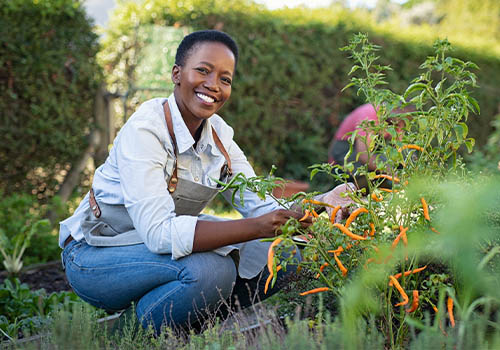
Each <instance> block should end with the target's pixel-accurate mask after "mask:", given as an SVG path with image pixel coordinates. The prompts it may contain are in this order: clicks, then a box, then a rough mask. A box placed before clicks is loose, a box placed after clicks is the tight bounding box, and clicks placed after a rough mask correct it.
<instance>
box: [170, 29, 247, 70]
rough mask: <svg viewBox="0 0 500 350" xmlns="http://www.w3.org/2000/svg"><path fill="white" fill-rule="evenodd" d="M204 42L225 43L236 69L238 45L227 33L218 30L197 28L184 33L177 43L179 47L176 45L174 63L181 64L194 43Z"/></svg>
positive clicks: (184, 61)
mask: <svg viewBox="0 0 500 350" xmlns="http://www.w3.org/2000/svg"><path fill="white" fill-rule="evenodd" d="M204 42H216V43H221V44H224V45H226V46H227V48H228V49H229V50H231V51H232V53H233V55H234V68H235V69H236V64H237V63H238V45H237V44H236V42H235V41H234V39H233V38H231V36H229V34H227V33H224V32H221V31H219V30H199V31H197V32H193V33H191V34H188V35H186V36H185V37H184V39H182V41H181V43H180V44H179V47H177V53H176V54H175V64H176V65H178V66H183V65H184V64H185V63H186V59H187V58H188V57H189V55H190V54H191V51H192V50H193V49H194V48H195V47H196V45H198V44H201V43H204Z"/></svg>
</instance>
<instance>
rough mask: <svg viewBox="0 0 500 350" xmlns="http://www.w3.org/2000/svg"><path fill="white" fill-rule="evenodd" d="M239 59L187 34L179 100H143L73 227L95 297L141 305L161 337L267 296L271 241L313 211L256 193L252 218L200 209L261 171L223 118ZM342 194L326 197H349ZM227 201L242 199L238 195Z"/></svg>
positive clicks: (85, 287)
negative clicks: (232, 302)
mask: <svg viewBox="0 0 500 350" xmlns="http://www.w3.org/2000/svg"><path fill="white" fill-rule="evenodd" d="M237 60H238V48H237V46H236V43H235V42H234V41H233V39H232V38H231V37H229V36H228V35H227V34H225V33H223V32H219V31H199V32H194V33H192V34H190V35H188V36H186V37H185V38H184V39H183V40H182V42H181V43H180V45H179V47H178V50H177V54H176V58H175V64H174V66H173V68H172V81H173V83H174V85H175V87H174V93H173V94H172V95H171V96H170V97H169V98H168V99H166V98H156V99H153V100H150V101H147V102H145V103H144V104H142V105H141V106H140V107H139V109H138V110H137V111H136V112H135V113H134V114H133V115H132V117H131V118H130V119H129V120H128V121H127V123H126V124H125V125H124V126H123V128H122V129H121V130H120V132H119V134H118V135H117V137H116V139H115V141H114V144H113V148H112V149H111V151H110V154H109V157H108V158H107V160H106V162H105V163H104V164H103V165H102V166H100V167H99V168H98V169H97V170H96V172H95V175H94V178H93V183H92V190H91V191H90V192H89V194H87V196H86V197H85V198H84V199H83V201H82V202H81V203H80V206H79V207H78V209H77V210H76V211H75V213H74V215H73V216H71V217H70V218H68V219H66V220H65V221H63V222H61V229H60V238H59V244H60V246H61V247H62V248H64V251H63V254H62V257H63V265H64V266H65V269H66V275H67V277H68V281H69V282H70V284H71V286H72V287H73V289H74V291H75V293H77V294H78V295H79V296H80V297H81V298H82V299H83V300H85V301H87V302H89V303H90V304H92V305H94V306H97V307H100V308H105V309H108V310H122V309H125V308H127V307H129V306H130V305H131V303H132V302H134V303H135V313H136V316H137V317H138V319H139V320H140V322H141V324H142V326H144V327H146V326H147V325H149V324H152V325H153V327H154V329H155V330H156V331H157V332H159V330H160V328H161V326H162V325H163V324H167V325H170V326H172V325H176V326H184V325H186V324H189V323H193V322H196V320H197V319H198V316H199V315H200V314H201V315H203V314H204V313H206V312H210V311H213V309H214V307H215V306H216V305H217V303H218V302H219V301H220V300H222V299H227V298H229V297H230V296H232V298H233V299H235V298H238V299H239V302H240V304H241V306H243V307H244V306H248V305H249V304H251V303H252V300H251V296H250V295H249V292H248V290H249V288H250V291H251V292H252V293H254V292H255V293H256V294H257V297H258V298H260V299H263V298H264V293H263V292H262V291H263V286H264V282H265V280H266V278H267V273H268V272H267V271H266V270H267V269H264V266H265V264H266V257H267V250H268V247H269V243H267V242H261V241H260V239H261V238H268V237H274V236H275V235H276V234H277V232H278V231H279V227H280V225H282V224H284V223H285V222H286V221H287V220H288V219H289V218H291V217H294V218H300V217H301V216H302V213H300V212H296V211H292V210H283V209H280V208H279V206H278V205H277V203H276V202H274V201H272V200H270V199H268V200H265V201H261V200H260V199H259V198H258V197H257V196H256V195H255V194H254V193H251V192H245V194H244V205H238V206H237V207H236V209H237V210H238V211H239V212H240V213H241V214H242V216H243V219H240V220H223V219H220V218H216V217H211V216H207V215H203V214H200V212H201V211H202V209H203V208H204V207H205V205H206V204H207V203H208V202H209V201H210V200H211V199H212V198H213V197H214V196H215V195H216V194H217V192H218V188H217V183H216V182H215V181H214V179H221V180H222V181H228V179H229V178H230V176H231V174H237V173H239V172H243V173H244V174H245V175H246V176H248V177H250V176H255V174H254V171H253V169H252V167H251V166H250V164H249V163H248V161H247V159H246V158H245V155H244V154H243V152H242V151H241V149H240V148H239V147H238V145H237V144H236V143H235V142H234V140H233V130H232V128H231V127H229V126H228V125H227V124H226V123H225V122H224V121H223V120H222V118H221V117H219V116H218V115H217V114H215V113H216V112H217V111H218V110H219V109H220V108H221V107H222V106H223V105H224V103H225V102H226V101H227V100H228V99H229V97H230V95H231V85H232V80H233V77H234V72H235V69H236V64H237ZM338 191H339V190H338V189H337V191H332V192H330V193H328V194H327V195H326V196H325V198H324V200H325V201H330V202H335V200H337V199H340V197H339V194H338ZM223 195H224V196H225V198H226V199H227V200H229V201H230V198H231V193H229V192H227V193H224V194H223ZM236 198H239V196H236ZM238 204H239V203H238ZM310 224H311V222H310V221H305V222H303V223H302V225H303V226H304V227H307V226H309V225H310ZM298 258H299V256H297V259H298ZM292 272H293V268H290V267H289V268H288V269H287V271H286V272H282V271H280V272H279V274H278V278H279V279H283V278H284V277H285V276H286V274H290V273H292ZM273 292H276V288H273V289H271V290H270V292H268V293H267V295H266V296H269V295H272V294H273Z"/></svg>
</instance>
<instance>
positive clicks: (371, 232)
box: [370, 222, 375, 237]
mask: <svg viewBox="0 0 500 350" xmlns="http://www.w3.org/2000/svg"><path fill="white" fill-rule="evenodd" d="M374 235H375V225H374V224H373V222H370V236H371V237H373V236H374Z"/></svg>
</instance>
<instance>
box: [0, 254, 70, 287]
mask: <svg viewBox="0 0 500 350" xmlns="http://www.w3.org/2000/svg"><path fill="white" fill-rule="evenodd" d="M6 277H7V273H6V272H5V271H0V283H2V282H3V281H4V279H5V278H6ZM19 280H20V281H21V282H22V283H26V284H27V285H28V286H29V287H30V289H32V290H37V289H41V288H43V289H45V291H46V292H47V293H48V294H50V293H52V292H60V291H71V286H70V285H69V283H68V281H67V279H66V274H65V273H64V270H63V269H62V265H61V262H60V261H59V260H57V261H52V262H49V263H46V264H39V265H32V266H28V267H27V268H25V269H23V271H22V272H21V274H20V275H19Z"/></svg>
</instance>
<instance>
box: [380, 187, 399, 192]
mask: <svg viewBox="0 0 500 350" xmlns="http://www.w3.org/2000/svg"><path fill="white" fill-rule="evenodd" d="M379 190H380V191H384V192H391V193H392V192H399V191H398V190H391V189H390V188H384V187H379Z"/></svg>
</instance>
